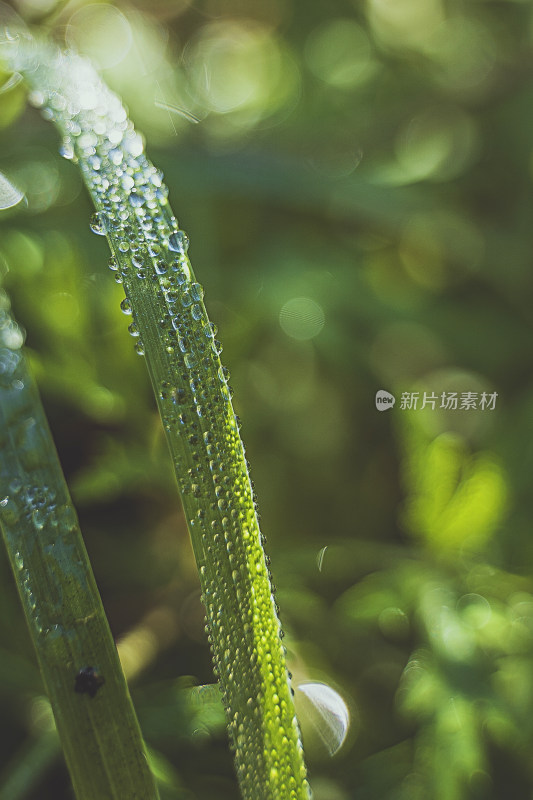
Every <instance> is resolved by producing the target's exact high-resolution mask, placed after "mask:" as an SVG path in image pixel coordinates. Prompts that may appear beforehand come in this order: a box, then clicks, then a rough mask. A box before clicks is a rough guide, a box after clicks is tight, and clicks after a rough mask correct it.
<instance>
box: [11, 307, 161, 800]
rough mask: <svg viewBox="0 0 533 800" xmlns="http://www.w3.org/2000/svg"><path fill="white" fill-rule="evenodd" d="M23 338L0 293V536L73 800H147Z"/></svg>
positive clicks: (152, 798) (146, 777) (112, 652)
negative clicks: (48, 706) (28, 366)
mask: <svg viewBox="0 0 533 800" xmlns="http://www.w3.org/2000/svg"><path fill="white" fill-rule="evenodd" d="M21 345H22V334H21V331H20V329H19V328H18V326H17V325H16V324H15V322H14V321H13V319H12V318H11V316H10V314H9V301H8V299H7V297H6V295H5V293H4V292H0V437H1V458H0V527H1V530H2V534H3V538H4V541H5V545H6V548H7V553H8V556H9V560H10V563H11V567H12V570H13V574H14V576H15V581H16V584H17V588H18V591H19V595H20V599H21V601H22V605H23V608H24V614H25V617H26V621H27V623H28V627H29V630H30V634H31V638H32V640H33V644H34V646H35V651H36V653H37V659H38V662H39V666H40V669H41V674H42V677H43V682H44V685H45V689H46V691H47V694H48V697H49V699H50V703H51V705H52V710H53V712H54V717H55V721H56V726H57V729H58V732H59V736H60V738H61V744H62V747H63V751H64V753H65V758H66V761H67V766H68V768H69V772H70V775H71V778H72V783H73V786H74V790H75V792H76V797H77V798H78V800H103V798H106V800H141V799H142V800H156V799H157V797H158V793H157V790H156V787H155V783H154V778H153V776H152V775H151V773H150V769H149V766H148V762H147V759H146V753H145V749H144V744H143V741H142V737H141V732H140V729H139V724H138V722H137V718H136V716H135V712H134V710H133V705H132V702H131V698H130V695H129V692H128V688H127V686H126V681H125V678H124V675H123V673H122V669H121V666H120V662H119V659H118V654H117V650H116V647H115V644H114V641H113V637H112V635H111V632H110V630H109V625H108V623H107V619H106V617H105V613H104V610H103V607H102V603H101V600H100V596H99V594H98V590H97V588H96V583H95V580H94V576H93V573H92V570H91V567H90V565H89V560H88V557H87V553H86V550H85V546H84V544H83V540H82V538H81V534H80V531H79V527H78V520H77V516H76V513H75V511H74V508H73V506H72V501H71V499H70V496H69V493H68V489H67V486H66V484H65V480H64V477H63V473H62V471H61V466H60V464H59V460H58V457H57V453H56V451H55V447H54V443H53V440H52V437H51V434H50V430H49V428H48V424H47V421H46V418H45V415H44V411H43V408H42V406H41V402H40V399H39V396H38V393H37V389H36V387H35V385H34V383H33V380H32V378H31V376H30V374H29V372H28V369H27V366H26V361H25V358H24V355H23V353H22V351H21Z"/></svg>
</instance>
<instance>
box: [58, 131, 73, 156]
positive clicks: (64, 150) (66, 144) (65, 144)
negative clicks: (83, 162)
mask: <svg viewBox="0 0 533 800" xmlns="http://www.w3.org/2000/svg"><path fill="white" fill-rule="evenodd" d="M59 155H60V156H63V158H66V159H67V160H68V161H72V160H73V159H74V148H73V146H72V142H71V140H70V137H69V136H67V137H65V139H63V141H62V142H61V144H60V145H59Z"/></svg>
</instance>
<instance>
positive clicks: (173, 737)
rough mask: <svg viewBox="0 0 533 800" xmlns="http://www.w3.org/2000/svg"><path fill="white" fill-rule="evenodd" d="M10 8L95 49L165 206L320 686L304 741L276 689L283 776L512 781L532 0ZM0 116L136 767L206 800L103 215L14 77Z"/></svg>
mask: <svg viewBox="0 0 533 800" xmlns="http://www.w3.org/2000/svg"><path fill="white" fill-rule="evenodd" d="M13 7H14V8H15V9H16V10H17V11H18V13H19V14H21V16H22V17H23V18H24V19H25V20H26V21H27V22H29V23H34V22H43V21H44V23H45V25H46V26H47V29H48V30H49V31H50V35H53V36H54V37H55V38H56V39H58V40H59V41H62V42H64V41H65V39H66V41H67V43H68V44H69V45H72V46H76V47H78V48H79V49H81V50H82V51H83V52H85V53H87V54H88V55H90V56H91V57H92V58H93V59H94V60H95V61H96V63H97V64H99V65H100V67H101V70H102V73H103V75H104V77H105V79H106V80H107V81H108V82H109V84H110V85H111V86H112V87H113V88H114V89H115V90H116V91H117V92H119V93H120V94H121V96H122V97H123V99H124V101H125V103H126V104H127V106H128V108H129V111H130V115H131V117H132V119H133V120H134V122H135V124H136V126H137V127H138V128H139V129H140V130H141V131H142V132H143V133H144V134H145V136H146V141H147V152H148V156H149V157H150V158H151V159H152V160H153V161H154V163H155V164H156V165H157V166H159V167H161V168H162V169H163V171H164V174H165V178H166V182H167V184H168V186H169V188H170V199H171V202H172V205H173V208H174V210H175V212H176V214H177V216H178V218H179V220H180V223H181V225H182V226H183V227H184V228H185V229H186V230H187V232H188V234H189V236H190V239H191V247H190V255H191V259H192V261H193V264H194V267H195V271H196V273H197V275H198V277H199V279H200V280H201V282H202V283H203V285H204V287H205V290H206V305H207V308H208V311H209V313H210V316H211V318H212V319H213V320H214V321H215V322H216V324H217V325H218V328H219V336H220V339H221V340H222V342H223V344H224V353H223V358H224V363H225V364H226V365H227V366H228V368H229V370H230V373H231V384H232V386H233V388H234V390H235V395H234V403H235V407H236V410H237V413H238V414H239V416H240V418H241V420H242V423H243V428H242V433H243V437H244V440H245V444H246V446H247V454H248V457H249V460H250V462H251V464H252V477H253V479H254V484H255V488H256V491H257V494H258V499H259V509H260V512H261V518H262V527H263V530H264V533H265V534H266V536H267V540H268V551H269V555H270V557H271V568H272V572H273V575H274V580H275V582H276V587H277V595H276V596H277V601H278V603H279V605H280V608H281V618H282V622H283V625H284V628H285V631H286V639H285V641H286V643H287V649H288V657H289V666H290V668H291V670H292V672H293V674H294V682H295V685H296V686H297V685H298V683H302V682H305V681H317V682H323V683H326V684H328V685H329V686H331V687H333V688H334V689H335V690H336V691H337V692H338V693H339V695H340V696H341V697H342V698H344V701H345V703H346V704H347V706H348V708H349V711H350V717H351V723H350V727H349V729H348V732H347V736H346V740H345V742H344V744H343V746H342V747H341V749H340V750H339V751H338V752H337V753H336V754H335V755H333V756H331V755H330V754H329V750H328V746H329V747H331V742H330V737H329V735H328V733H329V730H330V727H331V726H330V724H329V723H331V719H332V718H331V713H332V712H331V711H330V712H328V713H329V723H328V718H326V720H323V719H322V718H321V716H320V713H319V712H318V711H317V709H316V708H315V709H313V708H312V707H310V706H309V704H307V706H306V705H305V703H303V702H302V701H301V698H300V707H301V715H302V727H303V733H304V745H305V747H306V753H307V760H308V764H309V770H310V779H311V784H312V786H313V789H314V797H315V800H500V799H501V798H503V797H505V798H509V799H510V800H512V799H514V798H516V800H524V798H533V766H532V762H531V748H532V746H533V723H532V720H533V713H532V712H533V537H532V535H531V517H532V501H531V498H530V494H531V490H530V487H531V477H530V476H531V474H532V473H533V446H532V443H533V410H532V409H533V383H532V378H531V366H530V365H531V360H532V351H533V347H532V328H533V315H532V312H531V305H532V298H533V271H532V269H531V266H532V260H533V256H532V254H533V186H532V176H533V158H532V156H533V3H532V2H530V0H522V1H521V2H520V1H519V0H514V1H513V0H508V1H507V2H504V1H502V2H498V0H492V1H491V0H470V2H468V1H467V0H455V2H451V0H450V2H446V0H366V2H362V1H361V0H352V2H347V1H346V2H341V1H340V0H335V1H334V2H329V3H326V2H319V1H318V0H313V1H312V2H301V0H292V1H291V0H286V2H282V0H257V2H255V3H244V2H242V0H224V1H222V0H196V1H195V0H189V1H188V0H178V2H175V1H173V0H157V2H153V3H142V2H140V1H139V2H131V1H130V2H121V3H118V2H117V3H114V4H113V3H91V4H89V3H85V2H82V1H81V0H80V1H78V2H76V0H74V1H73V2H70V3H67V4H65V3H55V2H53V0H18V2H17V3H15V4H14V6H13ZM13 7H11V8H13ZM0 11H1V15H5V16H6V17H8V16H9V15H10V13H11V11H10V7H9V6H8V5H6V4H3V5H2V7H1V9H0ZM1 15H0V16H1ZM8 77H9V76H4V79H5V80H7V79H8ZM0 126H1V128H2V130H1V131H0V136H1V139H0V141H1V148H0V171H2V172H3V173H4V174H6V175H7V176H8V177H9V178H10V179H11V180H12V181H13V183H14V184H15V185H17V186H18V187H20V188H21V189H22V190H23V191H24V192H25V195H26V203H25V204H21V206H20V207H18V208H15V209H11V210H8V211H5V212H3V214H2V216H1V218H0V226H1V229H0V272H1V273H2V276H3V284H4V286H5V288H6V289H7V291H8V292H9V294H10V296H11V298H12V301H13V309H14V313H15V314H16V316H17V318H18V320H19V322H20V323H21V324H22V325H23V326H24V327H25V329H26V331H27V348H28V352H29V355H30V358H31V362H32V366H33V369H34V373H35V375H36V378H37V379H38V382H39V386H40V389H41V393H42V397H43V402H44V404H45V407H46V410H47V413H48V416H49V419H50V424H51V427H52V430H53V434H54V437H55V440H56V443H57V448H58V451H59V454H60V457H61V461H62V464H63V466H64V469H65V472H66V475H67V479H68V482H69V486H70V488H71V492H72V496H73V499H74V501H75V504H76V506H77V508H78V510H79V515H80V521H81V525H82V531H83V533H84V537H85V541H86V544H87V548H88V551H89V554H90V557H91V560H92V563H93V568H94V571H95V574H96V577H97V581H98V584H99V587H100V590H101V593H102V597H103V601H104V605H105V608H106V611H107V613H108V616H109V620H110V623H111V627H112V630H113V633H114V635H115V637H116V638H117V640H118V641H119V642H122V647H123V653H126V654H127V656H128V658H129V659H130V661H129V662H128V663H129V664H130V666H131V670H132V673H134V677H133V679H132V691H133V696H134V701H135V704H136V707H137V708H138V711H139V716H140V719H141V724H142V727H143V730H144V732H145V735H146V738H147V741H148V744H149V746H150V748H151V749H152V751H153V752H154V754H155V758H156V760H157V763H158V765H159V770H160V773H161V776H162V779H163V781H164V785H163V797H164V798H165V800H175V799H177V798H180V799H183V800H185V799H186V800H211V798H214V797H216V798H220V799H221V800H236V798H237V797H238V790H237V788H236V782H235V779H234V776H233V771H232V763H231V756H230V754H229V752H228V750H227V746H226V739H225V733H224V729H223V725H222V723H221V716H220V713H219V711H218V708H217V706H216V703H213V702H212V701H213V693H212V692H211V691H210V690H209V689H207V690H203V691H202V692H199V693H193V695H192V696H191V694H190V692H189V690H188V688H187V687H190V686H197V685H204V684H210V683H212V681H213V675H212V670H211V664H210V657H209V652H208V649H207V643H206V638H205V635H204V631H203V618H202V608H201V605H200V600H199V596H200V591H199V584H198V579H197V576H196V570H195V566H194V562H193V557H192V552H191V547H190V543H189V539H188V533H187V530H186V525H185V521H184V518H183V515H182V513H181V510H180V506H179V501H178V499H177V493H176V488H175V485H174V480H173V478H172V476H171V470H170V461H169V458H168V455H167V452H166V445H165V442H164V437H163V431H162V428H161V425H160V422H159V420H158V417H157V414H156V410H155V404H154V401H153V398H152V395H151V389H150V386H149V382H148V376H147V372H146V369H145V365H144V363H143V360H142V359H141V358H139V356H137V355H136V354H135V352H134V349H133V344H132V340H131V337H130V336H128V334H127V324H128V320H127V318H126V317H124V316H123V315H122V314H121V312H120V309H119V302H120V300H121V298H122V290H121V287H120V286H118V285H116V284H115V282H114V281H113V276H112V274H111V273H110V272H109V271H108V270H107V268H106V262H107V259H108V252H107V249H106V243H105V241H103V240H102V239H101V238H100V237H95V236H93V235H92V234H91V233H90V231H89V227H88V219H89V216H90V213H91V209H90V206H89V201H88V198H87V196H86V194H85V192H84V190H83V187H82V185H81V180H80V177H79V175H78V173H77V169H76V167H75V166H73V165H72V164H71V163H69V162H68V161H66V160H65V159H62V158H60V156H59V155H58V145H59V142H58V140H57V135H56V132H55V130H54V129H53V127H52V126H51V125H50V123H48V122H47V121H45V120H44V119H42V117H41V116H40V114H39V112H38V111H36V110H35V109H33V108H31V107H29V106H27V105H26V94H25V91H24V87H23V85H22V84H20V83H17V82H16V81H12V82H11V83H10V85H9V86H7V87H6V88H5V89H4V91H2V92H1V93H0ZM379 389H385V390H387V391H389V392H392V393H393V394H394V395H395V397H396V404H395V406H394V408H392V409H390V410H388V411H386V412H380V411H378V410H377V409H376V405H375V394H376V392H377V391H378V390H379ZM443 392H445V393H446V394H448V393H450V392H458V395H459V398H460V397H461V393H466V392H473V393H477V397H478V400H479V398H480V397H481V394H482V393H483V392H485V393H487V394H493V393H497V397H496V402H495V407H494V408H493V409H487V408H486V409H484V410H482V409H479V408H478V409H469V410H466V409H460V408H458V409H457V410H446V409H442V408H440V404H441V396H442V393H443ZM403 393H409V394H411V393H419V400H418V405H417V408H416V409H407V408H402V407H401V406H402V402H401V398H402V395H403ZM424 393H426V394H427V395H429V394H433V393H434V394H435V395H436V396H437V402H436V404H435V408H434V409H432V408H431V407H430V406H428V405H426V408H422V407H421V406H422V405H423V396H424ZM0 571H1V580H0V708H1V709H2V712H1V726H0V743H1V744H0V753H1V755H0V797H1V798H2V800H16V798H14V796H13V795H12V794H10V795H9V797H7V795H5V796H4V795H3V794H2V789H1V786H2V785H5V784H6V781H7V780H8V779H9V778H10V777H12V776H13V775H14V774H17V775H21V774H24V776H25V779H26V781H27V790H25V791H24V792H23V793H21V794H19V795H17V797H20V798H23V797H24V798H28V800H36V798H40V800H42V798H52V797H53V798H55V799H57V800H63V798H65V799H66V798H70V797H71V790H70V788H69V781H68V776H67V774H66V771H65V768H64V767H63V765H62V764H61V759H60V758H59V757H56V758H54V757H52V756H50V755H47V753H49V750H50V745H49V740H48V738H47V736H48V734H47V731H48V728H49V717H48V715H47V712H46V705H45V703H44V702H43V699H42V687H41V684H40V680H39V675H38V672H37V668H36V666H35V660H34V657H33V653H32V650H31V645H30V642H29V638H28V636H27V633H26V630H25V627H24V622H23V619H22V614H21V611H20V609H19V607H18V600H17V597H16V592H15V588H14V584H13V582H12V579H11V576H10V574H9V570H8V564H7V561H6V558H5V555H4V554H3V553H0ZM296 694H297V698H298V691H297V693H296ZM300 694H301V693H300ZM47 748H48V749H47ZM2 781H3V782H4V783H3V784H2ZM4 794H5V793H4ZM281 800H282V799H281Z"/></svg>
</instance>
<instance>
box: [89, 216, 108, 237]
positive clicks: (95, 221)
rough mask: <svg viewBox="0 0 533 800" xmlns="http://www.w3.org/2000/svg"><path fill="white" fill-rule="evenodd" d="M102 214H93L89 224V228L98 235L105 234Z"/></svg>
mask: <svg viewBox="0 0 533 800" xmlns="http://www.w3.org/2000/svg"><path fill="white" fill-rule="evenodd" d="M104 221H105V220H104V216H103V214H101V213H100V212H97V213H96V214H93V215H92V217H91V219H90V221H89V225H90V226H91V230H92V232H93V233H97V234H98V236H105V225H104Z"/></svg>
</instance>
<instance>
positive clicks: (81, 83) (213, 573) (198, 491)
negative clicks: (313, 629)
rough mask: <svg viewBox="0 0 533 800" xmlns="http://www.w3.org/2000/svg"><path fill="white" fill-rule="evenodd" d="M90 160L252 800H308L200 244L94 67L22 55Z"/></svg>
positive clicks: (82, 161) (85, 163)
mask: <svg viewBox="0 0 533 800" xmlns="http://www.w3.org/2000/svg"><path fill="white" fill-rule="evenodd" d="M12 64H13V65H14V66H15V68H16V69H17V70H18V71H19V72H21V73H22V74H23V75H24V76H25V78H26V80H27V81H28V83H29V84H30V86H31V88H32V90H33V99H34V101H35V102H36V104H39V105H40V106H42V107H43V113H44V114H45V116H46V117H47V118H48V119H51V120H53V122H54V123H55V125H56V126H57V127H58V129H59V130H60V132H61V134H62V136H63V137H64V138H63V143H62V145H61V152H62V154H63V155H64V156H66V157H67V158H70V159H72V160H76V161H78V163H79V165H80V167H81V170H82V173H83V176H84V180H85V183H86V185H87V188H88V190H89V192H90V194H91V196H92V199H93V201H94V204H95V206H96V209H97V214H95V216H94V218H93V219H92V221H91V227H92V229H93V231H94V232H95V233H99V234H102V235H104V234H105V235H107V238H108V241H109V244H110V247H111V250H112V253H113V257H112V261H111V264H110V266H111V268H112V269H113V270H114V271H115V272H116V275H117V278H118V281H119V282H121V283H122V282H123V284H124V288H125V292H126V298H127V299H126V300H125V301H124V302H123V304H122V308H123V311H124V312H125V313H126V314H131V315H132V324H131V326H130V332H131V333H132V334H133V335H134V336H135V337H136V349H137V351H138V352H139V353H140V354H145V355H146V361H147V365H148V369H149V372H150V377H151V380H152V383H153V387H154V391H155V394H156V398H157V402H158V406H159V410H160V413H161V418H162V420H163V425H164V429H165V432H166V436H167V440H168V444H169V448H170V452H171V455H172V459H173V462H174V467H175V471H176V476H177V481H178V486H179V490H180V494H181V498H182V502H183V508H184V511H185V514H186V517H187V521H188V525H189V530H190V533H191V538H192V543H193V548H194V552H195V556H196V560H197V563H198V567H199V571H200V580H201V584H202V590H203V599H204V603H205V606H206V612H207V625H208V632H209V639H210V643H211V647H212V651H213V656H214V662H215V670H216V672H217V675H218V678H219V682H220V686H221V689H222V695H223V700H224V705H225V708H226V715H227V721H228V728H229V733H230V740H231V745H232V748H233V750H234V752H235V760H236V767H237V774H238V778H239V782H240V786H241V791H242V794H243V797H244V798H245V800H305V799H306V798H308V797H309V786H308V783H307V780H306V771H305V766H304V761H303V753H302V748H301V744H300V737H299V729H298V723H297V720H296V716H295V712H294V705H293V700H292V695H291V689H290V686H289V681H288V676H287V669H286V665H285V653H284V647H283V644H282V640H281V629H280V624H279V620H278V617H277V613H276V607H275V602H274V599H273V595H272V587H271V582H270V576H269V571H268V568H267V564H266V560H265V555H264V552H263V547H262V540H261V535H260V532H259V525H258V520H257V515H256V510H255V505H254V498H253V493H252V488H251V483H250V479H249V475H248V468H247V462H246V459H245V455H244V449H243V445H242V442H241V439H240V435H239V426H238V422H237V420H236V417H235V414H234V411H233V408H232V404H231V397H230V390H229V388H228V385H227V374H226V372H225V371H224V369H223V368H222V366H221V363H220V359H219V346H218V343H217V341H216V339H215V336H214V331H213V328H212V326H211V325H210V323H209V321H208V318H207V314H206V311H205V307H204V304H203V300H202V298H203V290H202V287H201V286H200V285H199V284H198V283H197V282H196V280H195V277H194V274H193V271H192V268H191V264H190V261H189V258H188V256H187V245H188V241H187V238H186V236H185V234H184V233H183V232H182V231H180V230H179V228H178V224H177V221H176V219H175V217H174V216H173V214H172V211H171V209H170V206H169V204H168V201H167V189H166V187H165V185H164V184H163V183H162V176H161V175H160V173H158V172H157V170H156V169H155V167H153V165H152V164H151V163H150V162H149V161H148V160H147V158H146V156H145V154H144V147H143V141H142V138H141V137H140V136H139V134H137V133H136V132H135V130H134V128H133V125H132V124H131V122H129V120H128V118H127V114H126V111H125V110H124V108H123V106H122V105H121V103H120V100H119V98H118V97H117V96H116V95H114V94H113V93H111V92H110V91H109V90H108V89H107V87H106V86H105V85H104V84H103V83H102V81H101V80H100V79H99V77H98V76H97V74H96V72H95V71H94V70H93V68H92V67H91V66H90V64H88V62H87V61H86V60H84V59H82V58H80V57H78V56H76V55H73V54H72V53H68V54H59V53H58V51H57V50H55V48H50V47H46V46H41V45H38V46H37V45H34V46H33V49H32V46H31V45H29V46H26V45H24V46H22V45H21V48H20V50H19V53H18V55H15V56H14V58H13V61H12Z"/></svg>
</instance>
